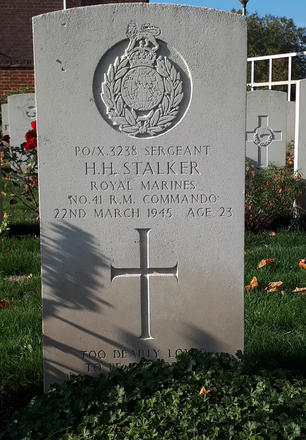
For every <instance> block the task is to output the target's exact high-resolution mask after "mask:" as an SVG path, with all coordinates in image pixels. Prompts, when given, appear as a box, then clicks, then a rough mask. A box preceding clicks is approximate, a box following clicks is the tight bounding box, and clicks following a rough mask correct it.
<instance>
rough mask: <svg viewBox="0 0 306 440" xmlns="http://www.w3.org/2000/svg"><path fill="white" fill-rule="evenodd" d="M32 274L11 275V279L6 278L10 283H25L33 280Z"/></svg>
mask: <svg viewBox="0 0 306 440" xmlns="http://www.w3.org/2000/svg"><path fill="white" fill-rule="evenodd" d="M32 276H33V275H32V274H31V273H30V275H10V276H9V277H6V278H5V279H6V280H8V281H25V280H29V279H30V278H32Z"/></svg>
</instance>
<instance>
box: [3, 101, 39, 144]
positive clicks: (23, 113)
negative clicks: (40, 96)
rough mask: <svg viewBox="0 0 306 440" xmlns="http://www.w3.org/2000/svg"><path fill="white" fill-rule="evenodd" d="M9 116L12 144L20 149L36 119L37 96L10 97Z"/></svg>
mask: <svg viewBox="0 0 306 440" xmlns="http://www.w3.org/2000/svg"><path fill="white" fill-rule="evenodd" d="M8 114H9V126H10V137H11V140H10V144H11V146H12V147H20V145H21V144H22V143H23V142H26V140H25V134H26V132H27V131H28V130H31V122H32V121H35V119H36V108H35V94H34V93H22V94H20V95H12V96H9V97H8Z"/></svg>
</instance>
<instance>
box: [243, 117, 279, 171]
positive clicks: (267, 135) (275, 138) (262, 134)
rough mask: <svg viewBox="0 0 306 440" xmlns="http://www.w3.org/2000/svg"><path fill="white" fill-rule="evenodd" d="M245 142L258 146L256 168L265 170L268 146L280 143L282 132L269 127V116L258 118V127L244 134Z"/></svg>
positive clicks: (267, 161)
mask: <svg viewBox="0 0 306 440" xmlns="http://www.w3.org/2000/svg"><path fill="white" fill-rule="evenodd" d="M246 135H247V137H246V141H247V142H253V143H254V144H256V145H257V146H258V159H257V166H258V167H259V168H267V166H268V164H269V162H270V161H269V146H270V145H271V144H272V142H280V141H282V131H281V130H280V131H276V130H273V129H272V128H271V127H269V116H268V115H262V116H260V115H259V116H258V126H257V127H256V128H255V130H254V131H247V132H246Z"/></svg>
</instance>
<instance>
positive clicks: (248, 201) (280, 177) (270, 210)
mask: <svg viewBox="0 0 306 440" xmlns="http://www.w3.org/2000/svg"><path fill="white" fill-rule="evenodd" d="M245 178H246V181H245V192H246V194H245V225H246V229H247V230H248V231H253V232H262V231H264V230H267V229H269V228H271V226H272V225H275V223H276V222H277V221H283V220H286V221H287V222H288V220H289V221H290V220H292V219H293V202H294V199H295V196H296V195H298V194H299V193H300V192H301V191H302V188H303V187H304V186H305V183H304V182H303V181H301V180H300V179H299V177H298V176H295V175H294V174H293V172H292V169H291V168H290V167H288V166H285V167H276V166H275V165H269V166H268V168H266V169H262V170H257V169H256V168H255V167H254V166H252V165H250V164H249V163H247V164H246V177H245Z"/></svg>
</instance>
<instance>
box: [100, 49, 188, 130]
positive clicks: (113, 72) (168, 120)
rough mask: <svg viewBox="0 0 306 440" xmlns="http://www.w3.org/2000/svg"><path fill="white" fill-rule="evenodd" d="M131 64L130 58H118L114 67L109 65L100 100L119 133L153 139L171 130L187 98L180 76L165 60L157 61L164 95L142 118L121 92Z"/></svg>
mask: <svg viewBox="0 0 306 440" xmlns="http://www.w3.org/2000/svg"><path fill="white" fill-rule="evenodd" d="M128 63H129V58H127V57H126V56H123V57H117V58H116V59H115V62H114V64H113V65H112V64H111V65H110V66H109V69H108V71H107V74H104V81H103V83H102V93H101V97H102V100H103V102H104V104H105V105H106V108H107V114H108V117H109V118H110V119H111V120H112V122H113V124H114V125H117V126H118V127H119V130H120V131H122V132H124V133H126V134H128V135H130V136H137V135H142V134H145V133H148V134H150V135H151V136H154V135H156V134H158V133H161V132H162V131H164V130H165V129H166V128H167V127H169V126H170V125H171V124H172V121H173V120H174V119H175V118H176V116H177V114H178V110H179V104H180V102H181V101H182V99H183V96H184V94H183V84H182V80H181V77H180V73H179V72H177V71H176V69H175V68H174V66H173V65H172V64H171V63H170V61H169V60H168V59H167V58H166V57H164V58H162V57H158V58H157V60H156V71H157V72H158V73H159V74H160V75H161V77H162V79H163V83H164V96H163V99H162V101H161V103H160V104H159V105H158V107H157V108H156V109H153V110H151V111H150V112H149V113H148V114H147V115H145V116H141V115H137V113H136V112H135V110H134V109H132V108H130V107H129V106H128V105H127V104H126V103H125V102H124V101H123V99H122V96H121V93H120V91H121V81H122V78H123V76H124V75H125V74H126V73H127V72H128V71H129V70H130V67H129V66H128Z"/></svg>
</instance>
